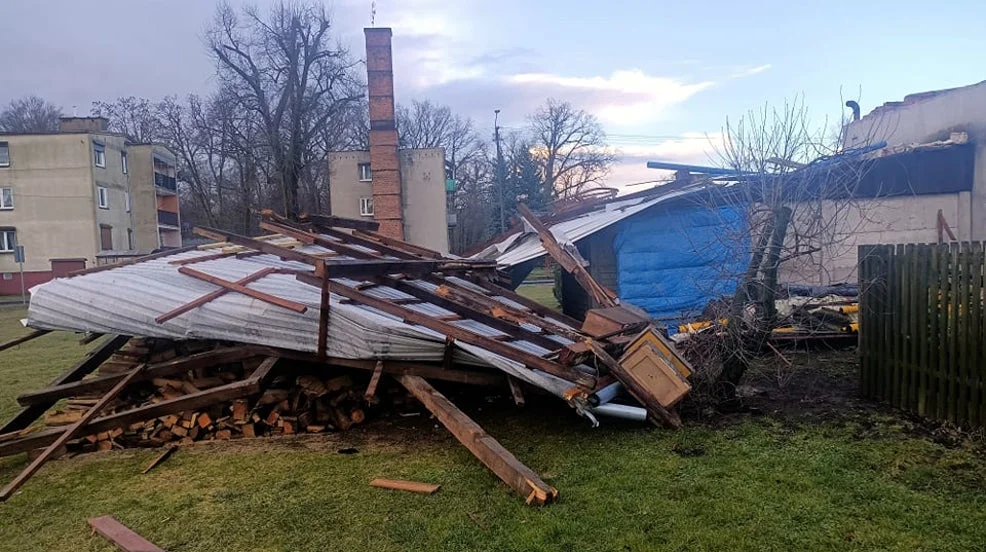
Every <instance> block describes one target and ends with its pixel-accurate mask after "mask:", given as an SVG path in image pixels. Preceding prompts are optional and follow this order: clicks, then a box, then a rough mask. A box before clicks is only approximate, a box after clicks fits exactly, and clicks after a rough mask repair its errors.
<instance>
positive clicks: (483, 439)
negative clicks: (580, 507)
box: [398, 376, 558, 504]
mask: <svg viewBox="0 0 986 552" xmlns="http://www.w3.org/2000/svg"><path fill="white" fill-rule="evenodd" d="M398 381H400V382H401V384H402V385H403V386H404V387H405V388H406V389H407V390H408V391H410V392H411V394H412V395H414V397H415V398H416V399H418V400H419V401H421V403H422V404H423V405H425V408H427V409H428V410H429V411H430V412H431V413H432V414H434V415H435V417H436V418H437V419H438V421H439V422H441V423H442V425H444V426H445V427H446V428H447V429H448V430H449V431H450V432H451V433H452V435H454V436H455V438H456V439H458V440H459V442H460V443H462V444H463V445H465V447H466V448H467V449H469V452H471V453H473V455H474V456H476V458H478V459H479V461H480V462H482V463H483V464H485V465H486V467H487V468H489V469H490V470H491V471H492V472H493V473H495V474H496V475H497V477H499V478H500V479H501V480H502V481H503V482H504V483H506V484H507V485H509V486H510V488H512V489H513V490H514V491H516V492H517V493H518V494H520V495H521V496H523V497H525V498H526V500H527V503H528V504H547V503H550V502H554V501H555V500H557V498H558V491H557V490H555V488H554V487H552V486H550V485H548V484H547V483H545V482H544V481H542V480H541V478H540V477H538V475H537V474H536V473H534V471H533V470H531V469H530V468H528V467H527V466H525V465H524V464H522V463H521V462H520V460H517V458H516V457H515V456H514V455H513V454H511V453H510V451H508V450H507V449H505V448H503V445H501V444H500V443H498V442H497V441H496V439H494V438H493V437H491V436H490V435H489V434H488V433H486V431H484V430H483V428H481V427H480V426H479V424H477V423H476V422H474V421H473V420H472V419H470V418H469V417H468V416H466V415H465V413H463V412H462V411H461V410H459V409H458V408H457V407H456V406H455V405H454V404H452V402H451V401H449V400H448V399H447V398H445V396H444V395H442V394H441V393H439V392H438V391H436V390H435V388H434V387H432V386H431V385H429V384H428V382H426V381H425V380H423V379H421V378H419V377H417V376H400V377H398Z"/></svg>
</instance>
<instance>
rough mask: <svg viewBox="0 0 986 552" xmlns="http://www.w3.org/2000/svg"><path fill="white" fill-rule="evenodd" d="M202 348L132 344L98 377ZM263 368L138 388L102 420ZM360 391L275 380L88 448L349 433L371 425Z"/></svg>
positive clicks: (77, 406)
mask: <svg viewBox="0 0 986 552" xmlns="http://www.w3.org/2000/svg"><path fill="white" fill-rule="evenodd" d="M168 343H170V346H169V345H168ZM176 349H181V350H176ZM203 349H208V346H203V345H190V344H188V343H182V344H180V345H177V344H175V343H174V342H162V341H161V340H158V341H157V342H156V343H155V342H154V341H153V340H136V339H134V340H131V341H130V342H129V343H128V344H127V345H126V346H124V347H123V348H121V349H120V351H118V352H117V353H116V354H115V355H114V356H113V357H111V358H110V360H108V361H107V362H105V363H104V364H103V365H102V366H101V368H100V375H105V374H107V373H118V372H120V371H125V370H128V369H133V368H134V367H136V366H137V365H139V364H141V363H147V362H162V361H166V360H170V359H172V358H175V357H176V356H177V355H179V354H189V353H195V352H200V351H201V350H203ZM260 362H261V360H260V359H251V360H246V361H243V362H242V363H240V362H237V363H231V364H226V365H219V366H213V367H210V368H202V369H197V370H192V371H189V372H186V373H185V374H183V375H180V376H173V377H170V378H154V379H151V380H147V381H143V382H140V383H135V384H134V385H133V386H132V388H131V389H128V391H127V393H125V394H123V395H121V396H120V397H119V398H118V399H117V400H116V401H115V403H114V404H113V405H112V406H111V407H109V408H107V409H106V410H105V411H104V414H108V413H110V412H119V411H126V410H130V409H133V408H138V407H141V406H146V405H151V404H157V403H160V402H163V401H168V400H172V399H176V398H178V397H182V396H185V395H189V394H193V393H199V392H201V391H206V390H208V389H211V388H213V387H218V386H221V385H226V384H229V383H232V382H236V381H240V380H242V379H244V378H245V377H246V376H247V375H248V374H250V373H252V372H253V371H254V370H255V369H256V368H257V365H258V364H259V363H260ZM363 387H365V382H364V383H363V385H362V386H360V387H357V386H356V385H355V384H354V382H353V379H352V377H350V376H349V375H339V374H338V372H334V373H332V374H330V375H312V374H305V375H278V376H277V377H275V378H274V379H273V380H272V381H271V382H270V384H269V385H268V386H267V387H266V389H265V390H264V391H263V393H262V394H260V395H258V396H254V397H250V398H244V399H236V400H233V401H230V402H224V403H218V404H213V405H211V406H208V407H205V408H203V409H201V410H198V411H186V412H179V413H176V414H170V415H167V416H161V417H158V418H154V419H151V420H147V421H143V422H136V423H133V424H131V425H130V426H129V427H128V428H126V429H115V430H112V431H106V432H101V433H97V434H94V435H89V436H87V437H86V438H85V439H84V442H83V445H84V447H83V448H84V449H89V450H92V449H95V450H109V449H111V448H114V447H116V448H123V447H142V446H143V447H155V446H161V445H164V444H166V443H172V442H176V443H178V444H189V443H192V442H195V441H211V440H228V439H235V438H240V437H260V436H273V435H293V434H297V433H321V432H325V431H344V430H347V429H349V428H350V427H352V426H353V425H356V424H359V423H362V422H363V421H364V420H365V419H366V410H365V408H366V407H367V406H368V405H369V403H368V402H367V401H366V399H364V397H363ZM98 400H99V397H98V396H95V395H94V396H84V397H73V398H71V399H68V400H67V401H66V402H65V403H63V405H61V406H60V407H59V408H58V409H56V410H52V411H50V412H48V413H47V415H46V417H45V424H46V425H47V426H48V427H54V426H67V425H71V424H72V423H74V422H76V421H78V420H79V419H80V418H81V417H82V415H83V414H84V413H85V412H86V410H88V409H89V408H90V407H92V405H94V404H96V402H97V401H98Z"/></svg>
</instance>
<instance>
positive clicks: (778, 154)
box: [708, 98, 867, 397]
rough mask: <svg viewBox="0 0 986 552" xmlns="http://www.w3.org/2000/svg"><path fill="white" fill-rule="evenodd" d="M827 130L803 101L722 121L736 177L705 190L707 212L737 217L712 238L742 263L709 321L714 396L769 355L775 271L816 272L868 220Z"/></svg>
mask: <svg viewBox="0 0 986 552" xmlns="http://www.w3.org/2000/svg"><path fill="white" fill-rule="evenodd" d="M832 137H833V134H831V133H828V132H827V131H826V126H825V125H822V126H821V127H820V128H815V127H813V126H812V125H811V123H810V119H809V117H808V110H807V108H806V107H805V105H804V103H803V100H802V99H800V98H799V99H797V100H795V101H793V102H790V103H786V104H784V105H783V106H781V107H770V106H764V107H763V108H761V109H759V110H757V111H751V112H749V113H748V114H747V115H746V116H744V117H743V118H741V119H740V120H739V121H738V122H737V123H736V124H733V123H730V122H729V121H727V123H726V127H725V129H724V132H723V141H722V144H721V146H720V147H718V148H717V150H718V151H717V153H718V156H719V157H720V159H721V161H722V163H723V164H724V165H726V166H727V167H729V168H731V169H733V170H734V171H735V176H733V177H730V179H729V183H728V184H729V185H726V186H713V187H712V192H711V194H710V195H709V196H708V197H709V198H710V199H709V200H708V201H709V206H710V207H712V208H716V209H718V208H720V207H723V206H726V205H731V206H736V207H738V208H741V209H743V210H745V213H744V215H743V216H741V217H738V218H736V219H734V220H733V221H732V222H731V223H730V224H723V225H722V227H723V231H722V232H721V233H720V238H721V239H722V240H723V243H722V248H723V250H724V251H727V252H728V254H729V255H733V256H738V257H735V258H739V259H743V261H742V264H745V269H744V270H743V271H742V272H741V273H739V274H723V275H722V277H723V278H729V279H732V280H733V281H736V282H737V287H736V292H735V294H734V296H733V298H732V300H731V301H730V302H729V304H728V305H727V306H726V308H725V309H724V312H721V313H716V314H715V315H714V319H718V318H719V316H723V317H724V318H726V319H727V323H726V325H725V327H724V328H723V329H722V332H721V333H720V335H721V336H722V337H724V338H725V339H724V340H723V342H722V343H721V348H720V349H719V350H718V351H717V353H716V354H717V355H719V356H720V357H721V361H722V364H721V366H722V372H721V374H720V375H719V377H718V383H719V392H720V393H721V394H722V395H724V396H727V397H728V396H731V395H732V393H733V390H734V389H735V386H736V385H737V384H738V383H739V381H740V378H741V377H742V376H743V374H744V372H745V371H746V369H747V367H748V365H749V359H750V358H751V356H752V355H756V354H758V353H759V352H760V351H761V350H762V349H763V348H765V347H766V346H767V340H768V338H769V337H770V335H771V332H772V330H774V328H776V327H777V325H778V323H779V315H778V310H777V307H776V304H777V299H778V298H779V296H780V295H779V294H780V292H781V286H779V285H778V280H779V273H780V271H781V267H782V266H783V265H787V266H792V265H798V264H801V265H803V266H808V267H810V270H814V271H818V270H824V268H823V262H822V260H821V258H820V257H818V255H820V254H822V253H823V252H824V251H831V250H832V249H833V248H834V247H837V246H838V245H839V243H840V242H842V241H844V240H845V239H846V238H847V237H848V236H851V235H852V232H853V230H854V229H855V228H857V227H858V226H859V225H861V224H863V223H864V221H866V220H867V216H866V209H867V205H866V202H862V201H859V200H858V198H857V197H856V191H857V187H858V185H859V182H860V180H861V179H862V177H863V175H864V172H865V168H866V166H867V165H866V163H865V162H861V160H860V156H859V155H856V153H857V152H852V151H848V152H847V151H843V150H842V144H841V143H840V142H839V141H838V140H833V139H832Z"/></svg>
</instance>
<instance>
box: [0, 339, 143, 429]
mask: <svg viewBox="0 0 986 552" xmlns="http://www.w3.org/2000/svg"><path fill="white" fill-rule="evenodd" d="M129 340H130V336H126V335H117V336H113V337H112V338H110V339H108V340H106V342H104V343H103V344H102V345H99V346H98V347H96V348H95V349H93V350H92V351H90V352H89V353H88V354H87V355H86V356H85V358H83V359H82V360H80V361H79V362H77V363H76V364H75V366H73V367H72V368H70V369H69V370H68V371H67V372H65V373H64V374H62V375H61V376H59V377H58V378H56V379H55V380H54V381H53V382H51V384H50V385H61V384H64V383H72V382H76V381H79V380H81V379H82V378H84V377H85V376H87V375H89V374H90V373H91V372H92V371H93V370H95V369H96V368H98V367H99V365H100V364H102V363H103V362H105V361H106V359H108V358H110V357H111V356H112V355H113V353H115V352H116V351H117V349H119V348H120V347H122V346H123V344H124V343H126V342H127V341H129ZM110 387H112V385H111V386H110ZM55 402H57V401H46V402H39V403H36V404H32V405H31V406H26V407H24V408H22V409H21V410H20V411H19V412H18V413H17V414H15V415H14V417H13V418H11V419H10V420H8V421H7V423H5V424H4V425H3V426H2V427H0V434H7V433H11V432H16V431H20V430H22V429H24V428H26V427H27V426H29V425H31V424H32V423H34V421H35V420H37V419H38V418H39V417H40V416H41V415H42V414H44V413H45V410H48V409H49V408H51V407H52V406H54V405H55Z"/></svg>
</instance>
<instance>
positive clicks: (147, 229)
mask: <svg viewBox="0 0 986 552" xmlns="http://www.w3.org/2000/svg"><path fill="white" fill-rule="evenodd" d="M128 151H129V152H130V153H129V157H128V158H127V161H128V162H129V164H130V188H131V193H132V194H133V206H134V233H135V242H136V243H135V244H134V245H135V246H136V248H137V249H138V250H140V251H153V250H154V249H157V247H158V246H159V245H160V243H159V240H158V231H157V194H156V193H155V191H154V164H153V162H152V159H153V157H152V155H153V151H154V146H152V145H150V144H141V145H139V146H131V147H130V148H129V150H128Z"/></svg>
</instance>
